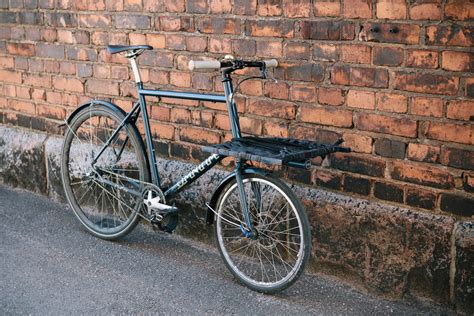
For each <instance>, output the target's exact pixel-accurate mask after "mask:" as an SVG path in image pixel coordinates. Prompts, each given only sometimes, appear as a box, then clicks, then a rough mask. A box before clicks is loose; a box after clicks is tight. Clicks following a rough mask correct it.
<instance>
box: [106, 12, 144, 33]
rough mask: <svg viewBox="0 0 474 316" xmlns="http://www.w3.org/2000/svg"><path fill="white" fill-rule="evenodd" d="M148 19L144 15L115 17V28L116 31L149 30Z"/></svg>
mask: <svg viewBox="0 0 474 316" xmlns="http://www.w3.org/2000/svg"><path fill="white" fill-rule="evenodd" d="M150 25H151V23H150V18H149V17H148V16H145V15H131V14H129V15H115V27H116V28H118V29H134V30H138V29H149V28H150Z"/></svg>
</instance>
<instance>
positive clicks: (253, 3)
mask: <svg viewBox="0 0 474 316" xmlns="http://www.w3.org/2000/svg"><path fill="white" fill-rule="evenodd" d="M232 9H233V13H234V14H237V15H254V14H255V13H256V12H257V0H234V4H233V6H232Z"/></svg>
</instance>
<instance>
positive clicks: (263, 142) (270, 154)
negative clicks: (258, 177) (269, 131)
mask: <svg viewBox="0 0 474 316" xmlns="http://www.w3.org/2000/svg"><path fill="white" fill-rule="evenodd" d="M342 142H343V140H342V139H340V140H338V141H337V142H336V143H334V144H332V145H330V144H321V143H317V142H313V141H309V140H298V139H292V138H260V137H255V136H247V137H242V138H238V139H232V140H231V141H228V142H225V143H223V144H218V145H212V146H204V147H203V148H202V150H203V151H205V152H208V153H213V154H219V155H222V156H232V157H236V158H240V159H245V160H253V161H258V162H263V163H267V164H276V165H288V164H291V163H292V162H304V161H308V160H309V159H311V158H314V157H318V156H326V155H328V154H330V153H333V152H337V151H339V152H349V151H350V148H347V147H341V146H339V145H340V144H341V143H342Z"/></svg>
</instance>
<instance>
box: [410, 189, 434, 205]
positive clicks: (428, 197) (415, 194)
mask: <svg viewBox="0 0 474 316" xmlns="http://www.w3.org/2000/svg"><path fill="white" fill-rule="evenodd" d="M406 203H407V204H408V205H411V206H415V207H421V208H424V209H428V210H432V209H434V207H435V206H436V194H435V193H433V192H431V191H426V190H421V189H418V188H407V193H406Z"/></svg>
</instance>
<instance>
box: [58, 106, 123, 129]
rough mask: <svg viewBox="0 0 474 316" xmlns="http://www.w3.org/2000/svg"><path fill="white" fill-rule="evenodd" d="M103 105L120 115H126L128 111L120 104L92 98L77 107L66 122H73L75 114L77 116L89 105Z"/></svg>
mask: <svg viewBox="0 0 474 316" xmlns="http://www.w3.org/2000/svg"><path fill="white" fill-rule="evenodd" d="M96 104H97V105H103V106H105V107H107V108H109V109H110V110H112V111H114V112H116V113H117V114H120V115H123V116H125V115H126V114H127V113H125V111H124V110H122V109H121V108H120V107H119V106H118V105H115V104H113V103H110V102H108V101H104V100H91V101H89V102H86V103H84V104H81V105H80V106H79V107H78V108H77V109H75V110H74V111H73V112H72V113H71V115H69V117H68V118H67V119H66V123H67V124H71V121H72V119H73V118H74V116H76V115H77V114H78V113H79V112H80V111H82V110H83V109H84V108H87V107H89V106H94V105H96Z"/></svg>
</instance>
